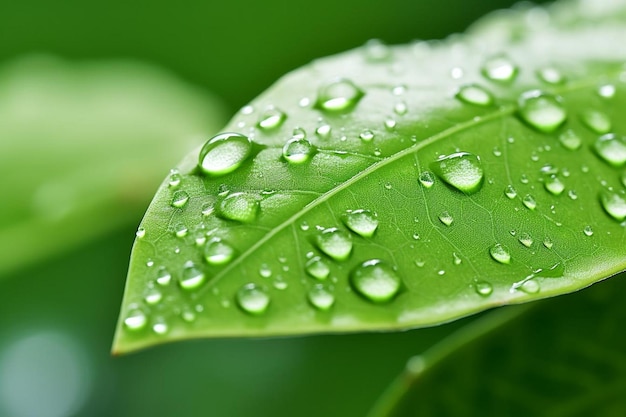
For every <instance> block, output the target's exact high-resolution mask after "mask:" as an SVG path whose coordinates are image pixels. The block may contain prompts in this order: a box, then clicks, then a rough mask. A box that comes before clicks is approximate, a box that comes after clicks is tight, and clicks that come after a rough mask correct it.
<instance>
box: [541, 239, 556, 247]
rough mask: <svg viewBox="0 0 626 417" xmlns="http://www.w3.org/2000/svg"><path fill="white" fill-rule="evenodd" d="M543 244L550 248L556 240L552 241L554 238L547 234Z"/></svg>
mask: <svg viewBox="0 0 626 417" xmlns="http://www.w3.org/2000/svg"><path fill="white" fill-rule="evenodd" d="M543 246H545V247H546V248H548V249H552V246H554V242H553V241H552V239H550V238H549V237H548V236H546V237H545V238H544V239H543Z"/></svg>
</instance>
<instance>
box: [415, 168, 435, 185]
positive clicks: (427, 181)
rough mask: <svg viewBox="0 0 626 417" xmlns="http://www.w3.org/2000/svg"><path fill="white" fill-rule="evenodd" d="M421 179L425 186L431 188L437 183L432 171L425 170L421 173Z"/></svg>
mask: <svg viewBox="0 0 626 417" xmlns="http://www.w3.org/2000/svg"><path fill="white" fill-rule="evenodd" d="M419 181H420V183H421V184H422V185H423V186H424V187H426V188H430V187H432V186H433V184H434V183H435V177H434V176H433V173H432V172H430V171H424V172H422V173H421V174H420V176H419Z"/></svg>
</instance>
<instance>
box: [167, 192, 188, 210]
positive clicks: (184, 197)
mask: <svg viewBox="0 0 626 417" xmlns="http://www.w3.org/2000/svg"><path fill="white" fill-rule="evenodd" d="M188 201H189V194H187V191H183V190H178V191H174V194H173V195H172V202H171V203H170V204H171V206H172V207H176V208H183V207H185V205H186V204H187V202H188Z"/></svg>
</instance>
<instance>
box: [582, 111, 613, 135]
mask: <svg viewBox="0 0 626 417" xmlns="http://www.w3.org/2000/svg"><path fill="white" fill-rule="evenodd" d="M580 118H581V120H582V122H583V124H584V125H585V126H587V127H588V128H589V129H591V131H593V132H595V133H598V134H603V133H609V132H610V131H611V119H610V118H609V116H608V115H607V114H606V113H603V112H601V111H598V110H587V111H585V112H583V113H582V114H581V115H580Z"/></svg>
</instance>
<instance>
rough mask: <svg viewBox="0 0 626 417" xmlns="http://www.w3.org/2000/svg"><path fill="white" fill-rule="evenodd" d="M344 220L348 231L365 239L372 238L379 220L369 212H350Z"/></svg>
mask: <svg viewBox="0 0 626 417" xmlns="http://www.w3.org/2000/svg"><path fill="white" fill-rule="evenodd" d="M342 220H343V222H344V224H345V225H346V226H347V227H348V229H350V230H352V231H353V232H354V233H356V234H357V235H360V236H363V237H372V236H373V235H374V232H375V231H376V229H377V228H378V219H377V218H376V215H375V214H374V213H372V212H371V211H369V210H363V209H359V210H348V212H347V213H346V214H344V215H343V217H342Z"/></svg>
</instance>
